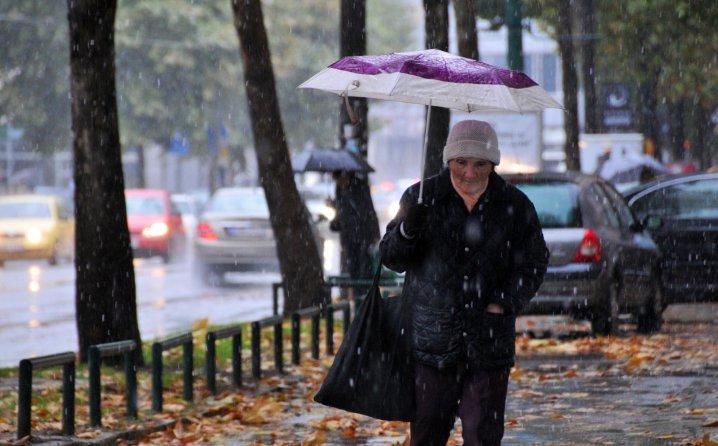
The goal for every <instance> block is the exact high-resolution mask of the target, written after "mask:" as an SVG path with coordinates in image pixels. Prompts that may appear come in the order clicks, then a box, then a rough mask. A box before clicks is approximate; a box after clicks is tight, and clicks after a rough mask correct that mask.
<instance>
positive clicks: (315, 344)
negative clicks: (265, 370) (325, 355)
mask: <svg viewBox="0 0 718 446" xmlns="http://www.w3.org/2000/svg"><path fill="white" fill-rule="evenodd" d="M321 315H322V310H321V309H320V308H319V307H309V308H304V309H302V310H299V311H295V312H294V313H293V314H292V363H293V364H295V365H299V354H300V352H299V335H300V331H301V330H300V329H301V324H302V319H303V318H307V317H308V318H311V319H312V332H311V333H312V334H311V343H312V358H314V359H319V318H320V317H321Z"/></svg>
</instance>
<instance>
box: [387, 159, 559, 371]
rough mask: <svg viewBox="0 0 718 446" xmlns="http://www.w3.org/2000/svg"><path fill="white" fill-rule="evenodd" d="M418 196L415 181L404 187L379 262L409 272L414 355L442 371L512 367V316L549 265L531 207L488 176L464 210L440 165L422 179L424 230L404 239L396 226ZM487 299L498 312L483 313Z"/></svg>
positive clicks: (511, 189) (499, 180) (516, 192)
mask: <svg viewBox="0 0 718 446" xmlns="http://www.w3.org/2000/svg"><path fill="white" fill-rule="evenodd" d="M418 194H419V185H418V184H415V185H414V186H411V187H410V188H409V189H407V191H406V192H405V193H404V195H403V196H402V198H401V209H400V211H399V213H398V214H397V216H396V217H395V218H394V220H392V221H391V222H390V223H389V225H388V226H387V230H386V234H385V235H384V238H383V239H382V241H381V254H382V260H383V263H384V264H385V265H386V266H387V267H389V268H391V269H392V270H395V271H398V272H404V271H406V279H405V282H404V289H403V293H405V295H406V296H408V297H409V300H410V302H411V303H412V311H413V315H412V321H413V323H412V329H413V341H414V342H413V343H414V354H415V358H416V360H417V361H418V362H420V363H422V364H427V365H430V366H434V367H437V368H439V369H443V368H446V367H450V366H454V365H457V364H459V363H462V364H463V363H467V364H468V365H469V366H471V367H475V368H484V369H491V368H502V367H509V366H512V365H513V364H514V352H515V347H514V340H515V330H514V324H515V321H516V314H518V313H519V312H520V311H521V309H522V308H523V307H524V305H526V303H527V302H528V301H529V300H530V299H531V298H532V297H533V295H534V294H535V293H536V291H537V290H538V288H539V285H541V282H542V280H543V276H544V273H545V272H546V265H547V263H548V250H547V249H546V243H545V242H544V239H543V235H542V233H541V227H540V226H539V222H538V217H537V216H536V210H535V209H534V206H533V204H532V203H531V202H530V201H529V199H528V198H527V197H526V195H524V194H523V193H522V192H520V191H519V190H518V189H516V188H515V187H513V186H511V185H509V184H507V183H506V182H505V181H504V180H503V179H502V178H501V177H500V176H499V175H497V174H496V173H492V174H491V176H490V178H489V185H488V187H487V189H486V192H485V193H484V194H483V195H482V196H481V199H480V200H479V202H478V203H477V204H476V205H475V206H474V209H473V210H472V212H471V213H469V212H468V211H467V209H466V206H465V205H464V202H463V200H462V199H461V197H460V196H459V195H458V194H457V193H456V191H455V190H454V188H453V186H452V185H451V180H450V178H449V171H448V170H447V169H444V170H443V171H442V172H441V173H440V174H439V175H436V176H433V177H431V178H428V179H427V180H425V182H424V202H425V203H427V204H428V205H429V206H430V210H429V217H428V218H429V225H428V227H429V229H428V230H427V232H426V233H425V234H422V235H419V236H417V237H415V238H413V239H411V240H408V239H406V238H405V237H403V236H402V235H401V233H400V230H399V225H400V223H401V222H402V220H403V218H404V216H405V215H406V211H407V209H408V208H409V207H410V206H411V205H413V204H415V203H416V202H417V197H418ZM492 302H493V303H497V304H499V305H501V306H502V307H503V308H504V314H503V315H495V314H490V313H487V312H486V311H485V308H486V306H487V305H488V304H489V303H492Z"/></svg>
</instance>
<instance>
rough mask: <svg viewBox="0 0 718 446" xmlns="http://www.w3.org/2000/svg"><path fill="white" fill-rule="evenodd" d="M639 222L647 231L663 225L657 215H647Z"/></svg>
mask: <svg viewBox="0 0 718 446" xmlns="http://www.w3.org/2000/svg"><path fill="white" fill-rule="evenodd" d="M641 224H642V225H643V227H644V228H646V229H648V230H649V231H653V230H656V229H659V228H660V227H661V226H663V219H662V218H661V217H659V216H657V215H647V216H646V217H645V218H644V219H643V222H642V223H641Z"/></svg>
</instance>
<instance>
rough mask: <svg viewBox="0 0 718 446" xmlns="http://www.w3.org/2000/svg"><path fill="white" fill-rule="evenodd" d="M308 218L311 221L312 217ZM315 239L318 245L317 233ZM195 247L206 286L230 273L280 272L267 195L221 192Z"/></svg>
mask: <svg viewBox="0 0 718 446" xmlns="http://www.w3.org/2000/svg"><path fill="white" fill-rule="evenodd" d="M307 217H308V218H310V219H311V217H310V216H309V214H307ZM312 227H313V228H314V226H312ZM315 237H316V238H317V242H318V243H319V242H320V237H319V236H318V235H317V233H316V230H315ZM194 247H195V259H196V262H197V266H198V267H199V268H198V269H199V273H200V276H201V278H202V280H203V281H204V282H205V283H207V284H213V285H214V284H218V283H222V281H223V277H224V274H225V273H226V272H230V271H249V270H261V269H268V270H274V271H278V270H279V261H278V260H277V252H276V243H275V240H274V233H273V231H272V226H271V224H270V221H269V208H268V206H267V200H266V199H265V197H264V191H263V190H262V189H261V188H239V187H238V188H223V189H218V190H217V191H216V192H215V193H214V195H212V198H211V199H210V201H209V203H207V207H206V209H205V210H204V212H203V213H202V216H201V217H200V222H199V224H198V225H197V236H196V237H195V240H194ZM320 253H321V250H320Z"/></svg>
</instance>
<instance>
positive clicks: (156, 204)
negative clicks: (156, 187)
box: [126, 195, 165, 215]
mask: <svg viewBox="0 0 718 446" xmlns="http://www.w3.org/2000/svg"><path fill="white" fill-rule="evenodd" d="M126 201H127V214H128V215H163V214H164V213H165V205H164V202H163V201H162V198H160V197H141V196H132V195H131V196H128V197H127V200H126Z"/></svg>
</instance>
